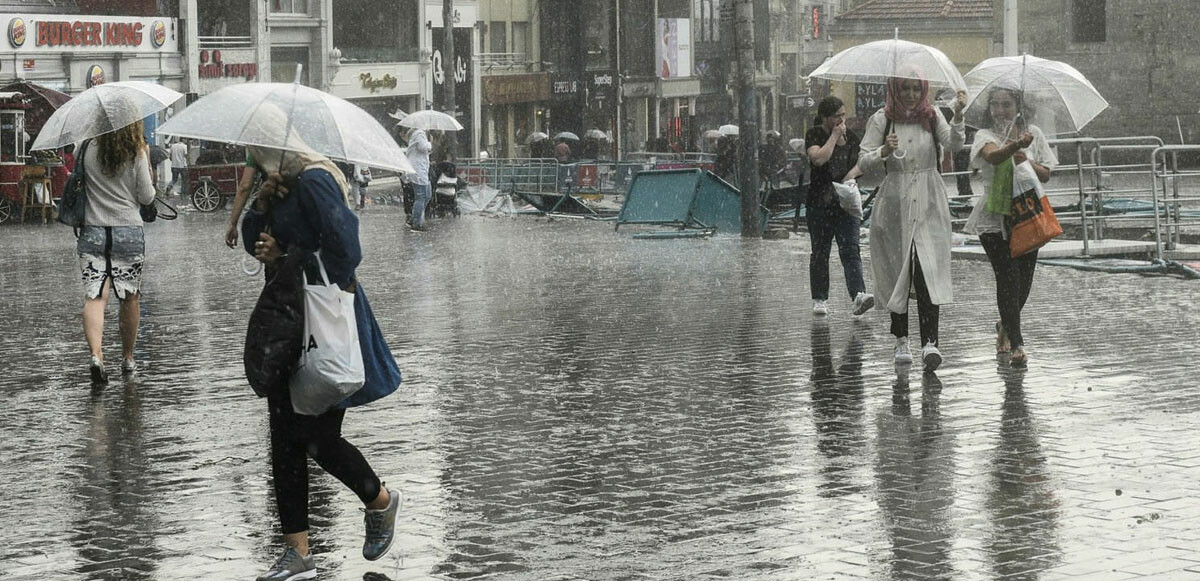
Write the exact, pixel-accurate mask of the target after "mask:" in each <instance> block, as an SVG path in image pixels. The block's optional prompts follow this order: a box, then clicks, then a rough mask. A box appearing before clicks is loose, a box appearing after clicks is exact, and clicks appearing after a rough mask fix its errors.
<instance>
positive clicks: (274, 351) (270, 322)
mask: <svg viewBox="0 0 1200 581" xmlns="http://www.w3.org/2000/svg"><path fill="white" fill-rule="evenodd" d="M307 257H308V256H307V254H306V253H303V252H293V253H290V254H287V255H285V256H284V257H283V258H281V259H280V261H279V262H278V263H277V264H276V266H275V267H273V268H271V269H270V271H269V272H268V277H267V284H266V285H264V286H263V289H262V293H260V294H259V295H258V303H256V304H255V305H254V311H253V312H251V313H250V322H249V324H248V325H247V327H246V347H245V350H244V351H243V353H242V363H243V365H244V366H245V369H246V380H247V381H249V382H250V387H251V388H253V389H254V393H256V394H258V396H259V397H266V396H268V395H271V394H279V393H283V392H284V391H286V390H287V386H288V379H289V378H291V376H292V372H293V371H295V370H296V365H297V364H298V363H299V362H300V350H301V348H302V347H303V338H304V265H305V263H306V262H307Z"/></svg>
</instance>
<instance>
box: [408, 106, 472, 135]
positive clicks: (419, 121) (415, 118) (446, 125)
mask: <svg viewBox="0 0 1200 581" xmlns="http://www.w3.org/2000/svg"><path fill="white" fill-rule="evenodd" d="M400 126H401V127H412V128H415V129H424V130H425V131H458V130H460V129H462V128H463V126H462V124H461V123H459V122H458V120H457V119H455V118H454V117H451V116H450V115H447V114H445V113H442V112H441V111H433V110H426V111H417V112H416V113H409V114H408V115H405V116H404V118H403V119H401V120H400Z"/></svg>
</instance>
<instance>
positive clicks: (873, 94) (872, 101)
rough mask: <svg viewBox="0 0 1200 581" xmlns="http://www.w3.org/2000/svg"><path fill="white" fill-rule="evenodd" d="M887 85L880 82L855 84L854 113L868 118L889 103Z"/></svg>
mask: <svg viewBox="0 0 1200 581" xmlns="http://www.w3.org/2000/svg"><path fill="white" fill-rule="evenodd" d="M886 99H887V87H886V86H885V85H882V84H879V83H855V84H854V115H855V117H858V118H859V119H867V118H868V117H870V116H871V115H874V114H875V112H876V111H878V110H880V109H882V108H883V106H884V105H886V104H887V101H886Z"/></svg>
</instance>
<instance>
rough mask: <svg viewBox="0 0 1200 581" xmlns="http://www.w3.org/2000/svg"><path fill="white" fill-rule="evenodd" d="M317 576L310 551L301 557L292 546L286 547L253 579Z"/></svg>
mask: <svg viewBox="0 0 1200 581" xmlns="http://www.w3.org/2000/svg"><path fill="white" fill-rule="evenodd" d="M316 577H317V562H316V560H315V559H313V556H312V553H309V555H308V556H307V557H301V556H300V553H299V552H297V551H296V549H295V548H294V547H288V548H287V550H285V551H284V552H283V555H282V556H280V557H279V560H278V561H275V564H274V565H271V568H270V569H267V572H266V573H263V574H262V575H259V576H258V578H257V579H255V581H300V580H301V579H315V578H316Z"/></svg>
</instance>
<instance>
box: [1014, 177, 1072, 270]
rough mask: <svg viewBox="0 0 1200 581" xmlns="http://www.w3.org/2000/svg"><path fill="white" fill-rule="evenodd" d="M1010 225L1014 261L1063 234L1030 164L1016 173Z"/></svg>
mask: <svg viewBox="0 0 1200 581" xmlns="http://www.w3.org/2000/svg"><path fill="white" fill-rule="evenodd" d="M1008 223H1009V226H1010V230H1011V231H1010V232H1009V237H1008V248H1009V252H1010V253H1011V254H1012V257H1013V258H1016V257H1018V256H1021V255H1024V254H1028V253H1030V252H1033V251H1034V250H1037V249H1038V248H1041V247H1042V246H1044V245H1045V244H1046V243H1047V242H1049V241H1051V240H1053V239H1054V238H1055V237H1056V236H1058V235H1060V234H1062V232H1063V230H1062V226H1061V225H1059V223H1058V218H1056V217H1055V216H1054V209H1053V208H1051V207H1050V199H1049V198H1047V197H1046V192H1045V191H1044V190H1043V189H1042V182H1040V181H1038V178H1037V173H1036V172H1034V171H1033V166H1032V165H1031V164H1030V163H1029V162H1028V161H1025V162H1022V163H1021V164H1020V165H1017V166H1016V167H1015V168H1014V169H1013V200H1012V213H1011V214H1009V217H1008Z"/></svg>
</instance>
